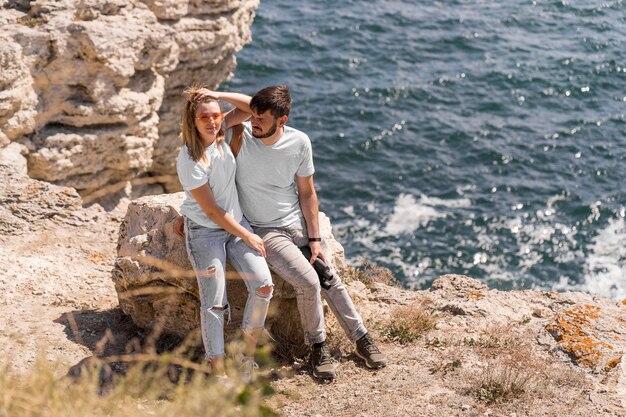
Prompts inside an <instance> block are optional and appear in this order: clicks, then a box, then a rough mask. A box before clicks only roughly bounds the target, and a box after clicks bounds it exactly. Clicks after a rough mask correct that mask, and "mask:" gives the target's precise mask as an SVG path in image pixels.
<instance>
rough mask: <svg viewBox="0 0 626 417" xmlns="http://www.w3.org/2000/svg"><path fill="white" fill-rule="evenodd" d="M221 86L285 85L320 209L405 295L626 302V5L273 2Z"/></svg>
mask: <svg viewBox="0 0 626 417" xmlns="http://www.w3.org/2000/svg"><path fill="white" fill-rule="evenodd" d="M252 34H253V40H252V43H250V44H249V45H247V46H246V47H245V48H244V49H243V50H242V51H241V52H239V53H238V55H237V57H238V67H237V70H236V72H235V75H234V77H233V79H232V80H231V81H230V82H228V83H227V84H225V85H222V86H221V88H222V89H234V90H238V91H243V92H246V93H249V94H252V93H254V92H255V91H257V90H258V89H260V88H262V87H265V86H267V85H272V84H287V85H288V86H289V87H290V89H291V92H292V95H293V99H294V104H293V110H292V113H291V115H290V118H289V124H290V125H291V126H293V127H295V128H297V129H300V130H303V131H304V132H306V133H307V134H308V135H309V136H310V138H311V140H312V142H313V149H314V156H315V164H316V174H315V181H316V185H317V190H318V195H319V198H320V208H321V210H322V211H324V212H326V213H327V214H328V215H329V216H330V217H331V219H332V221H333V224H334V232H335V235H336V237H337V238H338V240H339V241H340V242H341V243H342V244H343V245H344V248H345V251H346V256H347V259H348V260H349V261H350V262H352V263H353V264H356V265H358V264H361V263H362V262H363V260H365V261H368V262H371V263H374V264H376V265H379V266H383V267H387V268H389V269H391V271H392V272H393V273H394V274H395V276H396V277H397V278H398V279H400V280H401V281H402V282H403V283H404V285H405V286H406V287H407V288H425V287H428V286H429V285H430V283H431V282H432V281H433V280H434V279H435V278H436V277H437V276H439V275H442V274H446V273H458V274H467V275H470V276H472V277H475V278H478V279H480V280H481V281H483V282H485V283H486V284H488V285H489V286H490V287H491V288H499V289H527V288H533V289H541V290H568V289H571V290H582V291H590V292H594V293H599V294H602V295H606V296H609V297H613V298H616V299H617V298H619V299H621V298H626V223H625V221H626V220H625V217H626V121H625V119H624V114H625V113H626V4H624V2H622V1H609V0H604V1H598V0H585V1H539V0H536V1H532V0H531V1H527V0H500V1H480V0H463V1H434V2H419V1H408V0H407V1H397V0H384V1H383V0H368V1H360V0H359V1H357V0H342V1H329V0H318V1H315V2H298V3H294V2H292V1H287V0H262V1H261V4H260V7H259V9H258V11H257V16H256V18H255V21H254V24H253V27H252Z"/></svg>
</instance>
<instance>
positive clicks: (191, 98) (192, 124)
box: [180, 85, 226, 163]
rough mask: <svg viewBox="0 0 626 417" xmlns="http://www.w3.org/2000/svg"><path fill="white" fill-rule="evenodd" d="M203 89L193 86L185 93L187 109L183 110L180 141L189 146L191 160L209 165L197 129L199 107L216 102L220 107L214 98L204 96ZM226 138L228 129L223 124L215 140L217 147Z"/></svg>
mask: <svg viewBox="0 0 626 417" xmlns="http://www.w3.org/2000/svg"><path fill="white" fill-rule="evenodd" d="M203 88H204V86H197V85H192V86H190V87H187V88H186V89H185V91H183V95H184V96H185V108H184V109H183V115H182V120H181V129H180V139H181V141H182V142H183V143H184V144H185V145H186V146H187V150H188V151H189V156H190V157H191V159H193V160H194V161H195V162H202V163H207V162H208V161H207V160H206V156H205V155H204V151H205V147H204V143H203V142H202V138H201V137H200V134H199V133H198V129H197V128H196V111H197V110H198V105H199V104H201V103H211V102H213V101H214V102H216V103H217V104H218V106H219V102H218V101H217V100H216V99H214V98H213V97H209V96H207V95H205V94H202V93H201V90H202V89H203ZM221 110H222V106H220V111H221ZM225 136H226V129H225V128H224V124H223V123H222V124H221V125H220V130H219V131H218V132H217V136H216V138H215V141H216V145H217V146H219V145H220V144H221V142H222V141H223V140H224V137H225Z"/></svg>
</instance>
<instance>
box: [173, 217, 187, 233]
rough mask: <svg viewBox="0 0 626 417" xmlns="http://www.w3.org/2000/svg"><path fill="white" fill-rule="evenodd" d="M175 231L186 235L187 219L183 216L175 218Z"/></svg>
mask: <svg viewBox="0 0 626 417" xmlns="http://www.w3.org/2000/svg"><path fill="white" fill-rule="evenodd" d="M174 232H176V234H177V235H178V236H180V237H185V220H184V219H183V216H178V217H177V218H176V220H174Z"/></svg>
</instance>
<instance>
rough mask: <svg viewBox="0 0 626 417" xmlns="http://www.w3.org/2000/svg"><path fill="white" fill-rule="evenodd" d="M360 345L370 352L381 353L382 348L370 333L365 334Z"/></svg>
mask: <svg viewBox="0 0 626 417" xmlns="http://www.w3.org/2000/svg"><path fill="white" fill-rule="evenodd" d="M359 345H360V347H361V349H363V350H365V351H366V352H367V353H369V354H373V353H380V350H379V349H378V347H377V346H376V345H375V344H374V341H373V340H372V338H371V336H370V335H369V334H366V335H365V336H363V339H361V340H359Z"/></svg>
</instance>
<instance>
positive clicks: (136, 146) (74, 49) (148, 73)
mask: <svg viewBox="0 0 626 417" xmlns="http://www.w3.org/2000/svg"><path fill="white" fill-rule="evenodd" d="M257 6H258V0H239V1H230V0H215V1H210V2H208V1H199V0H181V1H162V0H159V1H156V0H142V1H139V0H105V1H100V0H78V1H74V0H62V1H53V0H38V1H20V0H3V1H0V26H2V32H1V33H0V68H2V71H1V72H0V146H5V145H7V144H8V143H10V142H19V143H21V144H23V145H25V146H26V147H27V149H28V152H27V154H26V157H27V160H28V174H29V176H30V177H32V178H35V179H41V180H44V181H47V182H50V183H53V184H58V185H64V186H70V187H73V188H75V189H76V190H78V191H79V193H80V194H82V195H83V196H84V195H86V194H89V193H91V192H93V191H94V190H97V189H100V188H101V187H103V186H107V185H110V184H119V183H122V184H124V182H126V181H129V180H131V179H133V178H135V177H137V176H138V175H143V176H156V177H159V178H157V181H158V182H159V183H161V184H162V185H165V186H166V187H168V188H176V187H177V186H178V185H177V182H175V181H172V180H171V179H170V176H172V175H173V174H174V173H175V171H174V166H173V161H174V159H175V151H176V147H177V134H178V125H179V112H180V103H181V97H180V96H181V91H182V88H183V87H184V86H185V85H188V84H190V83H192V82H198V83H199V82H202V83H206V84H207V85H208V86H210V87H215V86H217V85H218V84H219V83H221V82H223V81H224V80H226V79H228V78H229V77H230V75H231V74H232V71H233V70H234V68H235V62H236V61H235V57H234V52H236V51H237V50H239V49H241V48H242V46H243V45H244V44H245V43H247V42H249V41H250V25H251V23H252V19H253V17H254V13H255V10H256V7H257ZM120 188H123V186H121V187H120V186H118V187H113V190H119V189H120Z"/></svg>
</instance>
